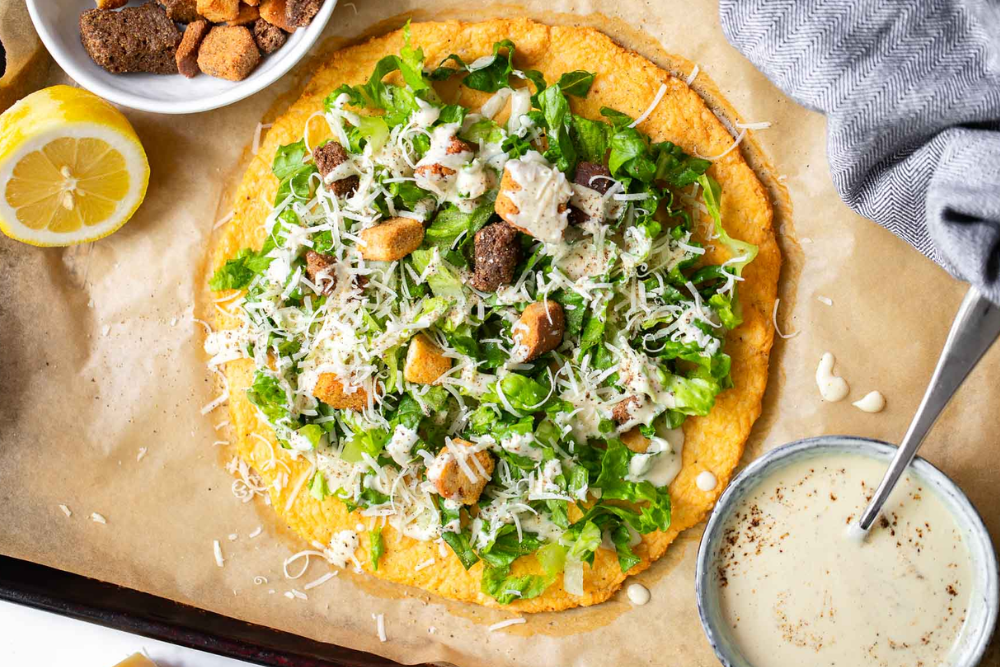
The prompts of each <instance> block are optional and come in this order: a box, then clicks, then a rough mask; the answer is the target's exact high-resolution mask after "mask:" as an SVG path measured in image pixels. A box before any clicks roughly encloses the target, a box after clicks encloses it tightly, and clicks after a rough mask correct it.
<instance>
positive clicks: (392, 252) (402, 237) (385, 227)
mask: <svg viewBox="0 0 1000 667" xmlns="http://www.w3.org/2000/svg"><path fill="white" fill-rule="evenodd" d="M360 237H361V244H359V248H360V249H361V256H362V257H364V258H365V259H367V260H371V261H375V262H394V261H396V260H397V259H403V258H404V257H406V256H407V255H409V254H410V253H411V252H413V251H414V250H416V249H417V248H419V247H420V244H421V243H423V241H424V225H423V223H421V222H420V221H419V220H414V219H412V218H391V219H389V220H386V221H385V222H382V223H379V224H377V225H375V226H374V227H369V228H368V229H365V230H363V231H362V232H361V234H360Z"/></svg>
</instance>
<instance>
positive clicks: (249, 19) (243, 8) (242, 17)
mask: <svg viewBox="0 0 1000 667" xmlns="http://www.w3.org/2000/svg"><path fill="white" fill-rule="evenodd" d="M259 18H260V10H259V9H257V8H256V7H254V6H253V5H248V4H246V3H245V2H241V3H240V11H239V13H238V14H237V15H236V18H234V19H232V20H231V21H226V25H247V24H248V23H253V22H254V21H256V20H258V19H259ZM255 41H256V40H255Z"/></svg>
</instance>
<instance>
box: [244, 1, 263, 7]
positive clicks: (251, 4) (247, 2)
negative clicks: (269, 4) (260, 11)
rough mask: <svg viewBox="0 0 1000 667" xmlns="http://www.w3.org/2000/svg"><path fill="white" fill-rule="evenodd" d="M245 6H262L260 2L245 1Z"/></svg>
mask: <svg viewBox="0 0 1000 667" xmlns="http://www.w3.org/2000/svg"><path fill="white" fill-rule="evenodd" d="M243 4H246V5H250V6H251V7H256V6H257V5H259V4H260V0H243Z"/></svg>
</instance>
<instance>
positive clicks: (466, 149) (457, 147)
mask: <svg viewBox="0 0 1000 667" xmlns="http://www.w3.org/2000/svg"><path fill="white" fill-rule="evenodd" d="M444 152H445V154H446V155H458V154H459V153H472V146H470V145H469V144H468V143H466V142H464V141H462V140H461V139H459V138H458V137H452V138H451V141H449V142H448V147H447V148H445V149H444Z"/></svg>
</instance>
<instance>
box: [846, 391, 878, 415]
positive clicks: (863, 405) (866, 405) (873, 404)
mask: <svg viewBox="0 0 1000 667" xmlns="http://www.w3.org/2000/svg"><path fill="white" fill-rule="evenodd" d="M851 405H853V406H854V407H856V408H857V409H858V410H861V411H862V412H882V410H884V409H885V396H883V395H882V393H881V392H878V391H870V392H868V393H867V394H865V396H864V398H862V399H861V400H860V401H854V403H852V404H851Z"/></svg>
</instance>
